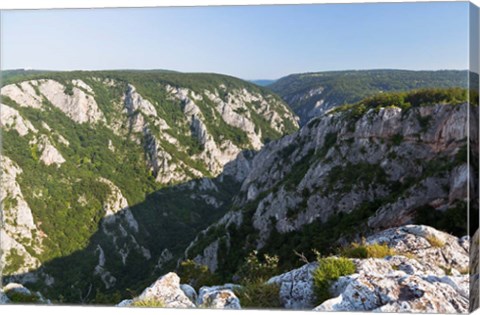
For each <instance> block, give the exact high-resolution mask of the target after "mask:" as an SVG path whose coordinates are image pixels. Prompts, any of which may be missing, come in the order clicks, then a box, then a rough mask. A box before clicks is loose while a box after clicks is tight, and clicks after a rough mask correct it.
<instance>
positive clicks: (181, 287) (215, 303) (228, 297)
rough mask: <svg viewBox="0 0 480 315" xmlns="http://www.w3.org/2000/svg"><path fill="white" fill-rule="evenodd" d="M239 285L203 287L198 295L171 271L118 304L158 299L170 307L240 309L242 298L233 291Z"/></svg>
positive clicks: (128, 304)
mask: <svg viewBox="0 0 480 315" xmlns="http://www.w3.org/2000/svg"><path fill="white" fill-rule="evenodd" d="M238 287H239V286H238V285H232V284H225V285H222V286H214V287H202V288H200V291H199V293H198V295H197V293H196V291H195V289H194V288H193V287H191V286H190V285H187V284H180V278H179V277H178V276H177V274H175V273H173V272H170V273H168V274H166V275H163V276H161V277H160V278H158V280H157V281H156V282H155V283H153V284H152V285H151V286H149V287H148V288H146V289H145V290H144V291H143V292H142V293H141V294H140V295H139V296H138V297H136V298H134V299H131V300H124V301H122V302H120V303H119V304H118V305H117V306H120V307H126V306H135V304H137V303H139V302H140V303H141V302H142V301H143V302H148V301H157V302H160V303H161V304H162V305H163V307H168V308H195V307H200V308H217V309H240V308H241V307H240V300H239V299H238V298H237V297H236V296H235V294H234V293H233V289H234V288H238Z"/></svg>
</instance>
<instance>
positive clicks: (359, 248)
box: [340, 240, 396, 259]
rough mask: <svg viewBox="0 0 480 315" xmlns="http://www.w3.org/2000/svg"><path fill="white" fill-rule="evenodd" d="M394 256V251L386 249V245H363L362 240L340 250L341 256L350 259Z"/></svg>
mask: <svg viewBox="0 0 480 315" xmlns="http://www.w3.org/2000/svg"><path fill="white" fill-rule="evenodd" d="M395 254H396V253H395V250H393V249H392V248H390V247H388V245H387V244H378V243H374V244H365V241H364V240H362V243H360V244H359V243H352V244H351V245H350V246H348V247H344V248H341V249H340V255H341V256H343V257H350V258H364V259H365V258H383V257H386V256H393V255H395Z"/></svg>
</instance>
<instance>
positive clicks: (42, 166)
mask: <svg viewBox="0 0 480 315" xmlns="http://www.w3.org/2000/svg"><path fill="white" fill-rule="evenodd" d="M3 78H4V80H3V86H2V88H1V96H2V98H1V102H2V111H1V121H2V129H3V156H2V170H3V174H4V177H3V179H4V185H2V197H3V200H2V201H3V205H4V209H3V210H4V219H5V229H4V230H3V231H2V250H3V251H4V255H3V257H2V258H3V260H4V262H5V263H6V264H5V266H6V267H5V269H4V275H6V276H7V279H10V280H13V279H16V280H17V281H22V282H26V283H31V285H32V287H38V288H41V289H42V291H43V292H44V293H47V295H48V296H49V297H51V298H53V299H58V300H63V301H65V302H78V301H80V300H81V301H84V302H92V301H97V302H102V299H103V298H102V297H103V296H104V293H105V292H109V294H110V298H112V297H113V296H114V294H113V293H114V292H116V291H117V290H122V291H121V292H122V294H125V292H126V291H125V290H126V289H127V288H135V287H136V286H140V285H141V284H142V283H144V281H150V280H151V279H152V277H154V275H155V272H157V271H158V270H161V269H163V268H166V265H167V264H169V266H170V267H172V266H175V257H177V256H178V255H179V254H181V253H182V252H183V250H184V248H185V247H186V246H187V245H188V243H189V242H190V241H191V240H193V238H194V237H195V235H196V233H197V232H198V231H200V230H202V229H204V228H206V227H207V226H208V225H209V224H210V223H212V222H214V221H215V220H216V219H218V218H220V217H221V216H222V215H223V214H224V213H225V212H226V210H227V209H228V208H229V205H230V203H231V199H232V197H233V195H234V194H235V193H236V191H237V190H238V188H239V186H240V184H241V181H242V180H243V178H244V177H245V176H246V173H247V172H248V170H249V167H250V166H249V165H250V160H251V158H252V155H253V152H254V151H256V150H259V149H261V148H262V147H263V145H264V144H265V143H266V142H269V141H271V140H274V139H277V138H279V137H281V136H283V135H286V134H288V133H292V132H294V131H295V130H296V129H297V128H298V124H297V121H296V117H295V116H294V115H293V114H292V113H291V111H290V110H289V108H288V107H287V106H286V104H285V103H283V101H282V100H281V99H280V98H278V97H277V96H275V95H273V94H271V93H270V92H268V91H267V90H265V89H263V88H260V87H258V86H256V85H253V84H251V83H247V82H244V81H241V80H239V79H235V78H232V77H227V76H222V75H215V74H181V73H174V72H166V71H111V72H106V71H101V72H41V71H40V72H22V71H20V72H18V71H17V72H13V73H6V75H4V76H3ZM38 268H40V269H38ZM30 271H34V272H33V273H30ZM126 274H128V275H129V276H128V277H125V275H126ZM45 283H46V284H47V286H45ZM97 293H98V296H97Z"/></svg>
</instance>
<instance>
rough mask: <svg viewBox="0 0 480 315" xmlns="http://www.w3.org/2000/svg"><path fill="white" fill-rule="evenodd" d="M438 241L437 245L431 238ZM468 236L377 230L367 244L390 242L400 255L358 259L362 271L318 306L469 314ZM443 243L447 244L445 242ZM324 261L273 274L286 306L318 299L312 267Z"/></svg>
mask: <svg viewBox="0 0 480 315" xmlns="http://www.w3.org/2000/svg"><path fill="white" fill-rule="evenodd" d="M432 240H437V241H436V242H435V243H434V244H435V245H432V244H431V243H430V242H433V241H432ZM468 243H469V240H468V238H457V237H454V236H452V235H449V234H447V233H444V232H440V231H438V230H435V229H433V228H431V227H428V226H418V225H407V226H402V227H399V228H392V229H388V230H385V231H382V232H380V233H376V234H374V235H371V236H370V237H368V238H367V239H366V244H386V245H388V246H389V247H390V248H391V249H392V250H393V252H394V253H395V255H394V256H387V257H385V258H368V259H352V261H353V262H354V263H355V265H356V272H355V273H354V274H352V275H348V276H344V277H340V278H339V279H338V281H336V282H334V283H332V285H331V288H330V292H331V295H332V296H333V298H332V299H329V300H327V301H324V302H323V303H322V304H321V305H319V306H318V307H316V308H315V310H317V311H348V312H351V311H382V312H407V311H408V312H439V313H463V312H466V311H467V309H468V296H469V276H468V264H469V259H468V249H469V248H468V246H469V245H468ZM442 244H443V245H442ZM317 267H318V263H310V264H307V265H304V266H303V267H301V268H299V269H295V270H292V271H290V272H287V273H285V274H282V275H279V276H276V277H273V278H271V279H270V280H269V281H268V283H276V284H279V285H280V299H281V301H282V304H283V305H284V307H286V308H292V309H308V308H312V307H313V306H315V305H314V302H315V295H314V290H313V288H314V283H313V276H312V272H313V271H314V270H315V269H316V268H317Z"/></svg>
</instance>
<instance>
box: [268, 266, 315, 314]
mask: <svg viewBox="0 0 480 315" xmlns="http://www.w3.org/2000/svg"><path fill="white" fill-rule="evenodd" d="M317 267H318V264H317V263H310V264H307V265H304V266H302V267H300V268H298V269H294V270H292V271H289V272H286V273H284V274H281V275H278V276H275V277H273V278H271V279H270V280H268V282H267V283H269V284H273V283H275V284H278V285H280V301H281V303H282V305H283V307H285V308H287V309H308V308H312V307H313V306H314V304H313V303H314V301H315V295H314V292H313V277H312V272H313V271H314V270H315V269H316V268H317Z"/></svg>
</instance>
